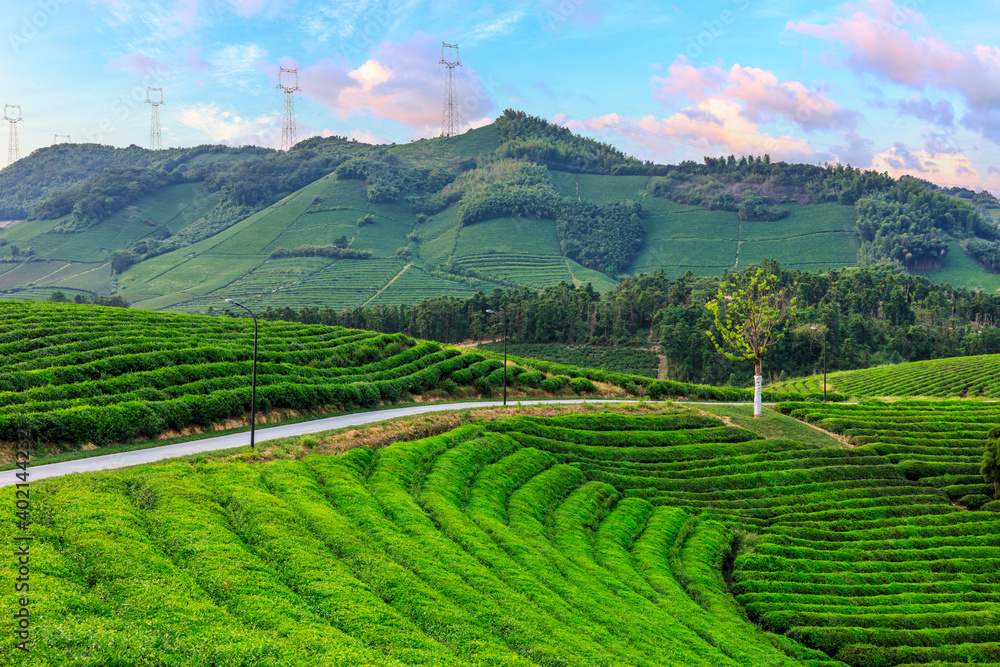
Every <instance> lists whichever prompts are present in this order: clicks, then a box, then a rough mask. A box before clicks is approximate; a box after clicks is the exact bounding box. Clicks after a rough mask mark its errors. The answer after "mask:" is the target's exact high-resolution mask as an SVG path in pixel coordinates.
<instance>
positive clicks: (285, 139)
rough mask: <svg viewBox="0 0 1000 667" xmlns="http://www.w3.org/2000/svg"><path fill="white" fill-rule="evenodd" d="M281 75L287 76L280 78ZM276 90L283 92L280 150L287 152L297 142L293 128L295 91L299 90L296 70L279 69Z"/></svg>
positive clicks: (297, 71) (295, 130)
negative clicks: (283, 105)
mask: <svg viewBox="0 0 1000 667" xmlns="http://www.w3.org/2000/svg"><path fill="white" fill-rule="evenodd" d="M283 74H287V75H288V76H287V77H282V75H283ZM278 88H280V89H281V90H283V91H285V108H284V110H283V111H282V113H281V150H283V151H289V150H291V148H292V146H294V145H295V144H296V142H298V129H297V128H296V127H295V91H297V90H301V88H299V70H298V68H295V69H285V68H284V67H282V68H280V69H279V71H278Z"/></svg>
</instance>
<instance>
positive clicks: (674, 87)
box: [651, 55, 861, 130]
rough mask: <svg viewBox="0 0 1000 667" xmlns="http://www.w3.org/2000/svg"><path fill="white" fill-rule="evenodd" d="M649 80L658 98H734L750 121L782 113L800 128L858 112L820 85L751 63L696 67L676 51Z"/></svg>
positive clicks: (828, 125) (846, 121) (825, 126)
mask: <svg viewBox="0 0 1000 667" xmlns="http://www.w3.org/2000/svg"><path fill="white" fill-rule="evenodd" d="M651 83H652V84H653V85H654V86H656V90H655V91H654V96H655V97H656V98H657V99H659V100H660V101H662V102H664V103H669V102H670V101H671V100H673V99H675V98H677V97H679V96H683V97H685V98H687V99H688V100H690V101H692V102H695V103H702V102H705V101H707V100H713V99H718V100H727V101H731V102H736V103H738V104H739V105H740V109H741V110H740V113H741V114H742V115H743V116H744V117H745V118H746V119H747V120H749V121H753V122H755V123H764V122H772V121H775V120H778V119H784V120H785V121H788V122H790V123H794V124H796V125H798V126H800V127H802V128H803V129H805V130H829V129H840V130H847V129H851V128H854V127H856V126H857V125H858V123H859V122H860V120H861V115H860V114H859V113H857V112H856V111H851V110H848V109H844V108H843V107H841V106H840V105H839V104H837V103H836V102H834V101H833V100H832V99H830V97H829V96H828V95H827V94H826V92H825V91H823V90H822V89H819V88H816V89H811V88H808V87H807V86H805V85H803V84H802V83H800V82H798V81H779V80H778V77H777V76H775V75H774V73H772V72H769V71H767V70H763V69H759V68H756V67H743V66H741V65H738V64H734V65H733V66H732V67H731V68H730V69H729V70H728V71H727V70H724V69H723V68H722V67H720V66H718V65H707V66H705V67H696V66H694V65H692V64H691V62H690V61H689V60H688V58H687V57H686V56H684V55H681V56H678V58H677V60H675V61H674V62H673V63H672V64H671V65H670V67H669V68H668V70H667V73H666V75H665V76H662V77H660V76H653V77H652V79H651Z"/></svg>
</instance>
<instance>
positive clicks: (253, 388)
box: [226, 299, 257, 449]
mask: <svg viewBox="0 0 1000 667" xmlns="http://www.w3.org/2000/svg"><path fill="white" fill-rule="evenodd" d="M226 303H231V304H233V305H234V306H239V307H240V308H242V309H243V310H245V311H247V312H248V313H250V317H252V318H253V381H252V382H251V384H250V449H253V448H254V446H253V436H254V428H255V426H256V422H257V316H256V315H254V314H253V311H252V310H250V309H249V308H247V307H246V306H244V305H243V304H242V303H240V302H239V301H237V300H236V299H226Z"/></svg>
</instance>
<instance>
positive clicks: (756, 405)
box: [753, 375, 764, 417]
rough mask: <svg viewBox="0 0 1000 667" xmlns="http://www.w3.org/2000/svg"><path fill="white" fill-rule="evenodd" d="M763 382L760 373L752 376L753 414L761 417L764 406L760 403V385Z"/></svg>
mask: <svg viewBox="0 0 1000 667" xmlns="http://www.w3.org/2000/svg"><path fill="white" fill-rule="evenodd" d="M763 384H764V377H763V376H761V375H754V376H753V416H754V417H763V416H764V408H763V407H762V405H761V397H760V394H761V387H762V386H763Z"/></svg>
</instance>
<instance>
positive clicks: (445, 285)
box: [368, 266, 499, 306]
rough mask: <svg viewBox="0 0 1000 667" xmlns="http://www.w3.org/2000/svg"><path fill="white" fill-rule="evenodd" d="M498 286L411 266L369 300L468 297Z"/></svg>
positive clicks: (404, 301) (381, 302) (374, 303)
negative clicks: (460, 279) (439, 274)
mask: <svg viewBox="0 0 1000 667" xmlns="http://www.w3.org/2000/svg"><path fill="white" fill-rule="evenodd" d="M496 287H499V286H498V285H492V284H490V283H481V282H475V283H466V282H459V281H457V280H448V279H447V278H441V277H439V276H434V275H430V274H428V273H426V272H425V271H423V270H421V269H419V268H417V267H415V266H411V267H410V268H408V269H407V270H406V272H405V273H403V274H402V275H401V276H399V277H398V278H397V279H396V280H395V281H393V283H392V284H391V285H389V286H388V287H387V288H386V289H385V291H383V292H382V293H381V294H379V295H377V296H376V297H375V298H374V299H372V300H371V301H370V302H368V305H369V306H377V305H384V306H394V305H399V304H411V303H417V302H419V301H420V300H422V299H434V298H438V297H454V298H456V299H467V298H469V297H470V296H472V295H473V294H475V293H476V292H478V291H479V290H482V291H484V292H489V291H491V290H493V289H494V288H496Z"/></svg>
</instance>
